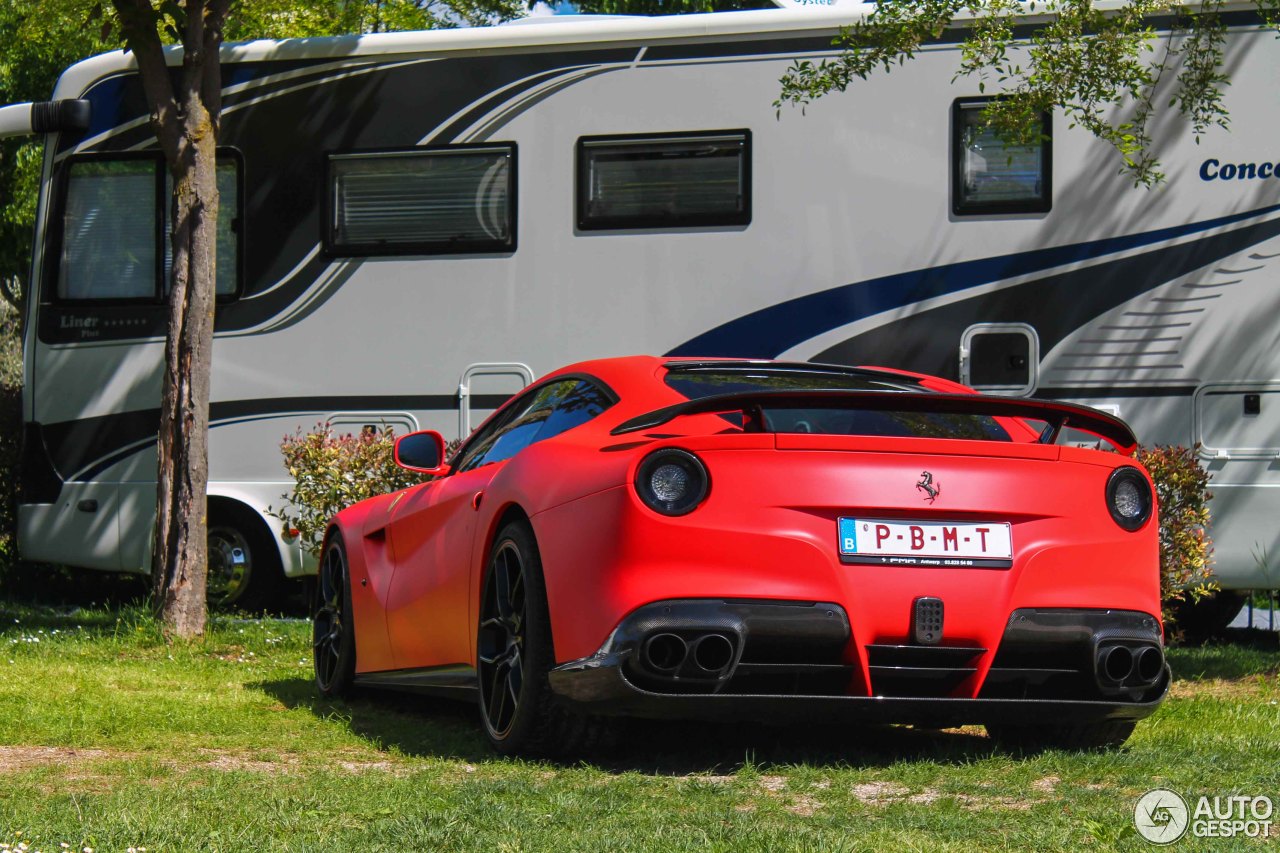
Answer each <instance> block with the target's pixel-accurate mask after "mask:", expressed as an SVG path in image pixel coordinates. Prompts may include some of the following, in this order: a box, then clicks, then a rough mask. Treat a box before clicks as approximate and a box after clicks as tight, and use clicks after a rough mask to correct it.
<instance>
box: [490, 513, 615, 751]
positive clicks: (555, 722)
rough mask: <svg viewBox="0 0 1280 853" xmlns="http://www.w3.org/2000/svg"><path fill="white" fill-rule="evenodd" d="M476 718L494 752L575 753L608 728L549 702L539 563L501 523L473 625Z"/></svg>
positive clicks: (518, 525)
mask: <svg viewBox="0 0 1280 853" xmlns="http://www.w3.org/2000/svg"><path fill="white" fill-rule="evenodd" d="M476 657H477V660H476V673H477V675H478V677H479V691H478V693H479V710H480V720H481V723H482V724H483V726H484V730H485V734H486V735H488V737H489V742H490V744H492V745H493V748H494V750H495V751H497V752H498V753H500V754H502V755H524V756H531V757H577V756H579V755H583V754H586V753H589V752H591V751H593V750H595V749H597V748H598V747H599V746H600V745H601V741H602V740H603V739H604V737H605V736H606V735H607V734H608V732H609V727H608V726H607V725H606V724H605V723H604V722H603V721H601V720H597V719H592V718H588V717H586V716H583V715H581V714H577V713H574V712H573V711H571V710H570V709H568V708H565V707H563V706H561V705H560V704H558V703H557V702H556V701H555V697H554V694H553V693H552V692H551V685H550V682H549V681H548V678H547V673H548V672H549V671H550V670H551V668H552V667H553V666H555V652H554V650H553V648H552V642H551V617H550V614H549V612H548V609H547V593H546V587H545V585H544V582H543V576H542V561H541V559H540V557H539V556H538V546H537V543H536V542H535V541H534V538H533V531H532V530H530V529H529V526H528V525H527V524H525V523H523V522H513V523H511V524H508V525H507V526H506V527H504V528H503V529H502V531H501V532H500V533H499V534H498V536H497V538H496V539H495V540H494V543H493V548H492V549H491V550H490V552H489V560H488V563H487V570H486V573H485V582H484V587H483V591H482V593H481V599H480V617H479V624H478V626H477V629H476Z"/></svg>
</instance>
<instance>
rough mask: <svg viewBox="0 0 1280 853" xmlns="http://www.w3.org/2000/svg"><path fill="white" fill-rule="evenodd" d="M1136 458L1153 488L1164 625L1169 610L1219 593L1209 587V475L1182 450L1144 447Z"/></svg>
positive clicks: (1188, 451) (1214, 586)
mask: <svg viewBox="0 0 1280 853" xmlns="http://www.w3.org/2000/svg"><path fill="white" fill-rule="evenodd" d="M1134 458H1135V459H1137V461H1138V462H1140V463H1142V465H1143V466H1144V467H1145V468H1146V469H1147V471H1148V472H1149V473H1150V474H1151V479H1152V480H1153V481H1154V482H1155V486H1156V503H1157V506H1158V510H1159V520H1160V594H1161V598H1162V600H1163V601H1164V604H1165V617H1164V618H1165V622H1166V623H1168V622H1170V621H1172V620H1171V614H1170V612H1169V605H1171V604H1173V603H1174V602H1177V601H1183V600H1186V599H1187V598H1188V597H1189V598H1190V599H1191V600H1192V601H1199V600H1200V598H1202V597H1203V596H1205V595H1209V594H1211V593H1213V592H1214V591H1216V590H1217V589H1218V585H1217V584H1216V583H1214V581H1213V569H1212V560H1211V558H1210V555H1211V553H1212V551H1213V548H1212V545H1211V543H1210V541H1209V534H1208V531H1207V528H1208V526H1209V500H1210V499H1211V498H1212V497H1213V494H1212V493H1211V492H1210V491H1209V472H1208V471H1206V470H1205V469H1204V468H1202V467H1201V466H1200V463H1199V462H1198V461H1197V460H1196V454H1195V451H1194V450H1192V449H1189V448H1186V447H1174V446H1170V447H1160V446H1156V447H1143V448H1139V449H1138V452H1137V453H1136V454H1135V455H1134Z"/></svg>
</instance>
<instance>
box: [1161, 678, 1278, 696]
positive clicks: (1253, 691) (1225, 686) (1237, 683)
mask: <svg viewBox="0 0 1280 853" xmlns="http://www.w3.org/2000/svg"><path fill="white" fill-rule="evenodd" d="M1169 695H1170V696H1172V697H1174V698H1176V699H1226V700H1242V699H1253V700H1257V699H1272V700H1274V699H1277V697H1280V679H1278V678H1277V676H1276V674H1275V673H1269V674H1267V675H1255V676H1251V677H1249V678H1231V679H1227V678H1206V679H1202V680H1196V681H1175V682H1173V684H1172V686H1171V687H1170V688H1169Z"/></svg>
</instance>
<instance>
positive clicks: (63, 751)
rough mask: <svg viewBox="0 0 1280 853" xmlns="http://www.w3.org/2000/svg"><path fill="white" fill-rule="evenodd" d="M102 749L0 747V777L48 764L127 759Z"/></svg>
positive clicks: (126, 756)
mask: <svg viewBox="0 0 1280 853" xmlns="http://www.w3.org/2000/svg"><path fill="white" fill-rule="evenodd" d="M128 757H129V756H128V755H125V754H122V753H111V752H108V751H106V750H104V749H77V748H73V747H69V746H0V776H4V775H7V774H9V773H18V772H21V771H23V770H30V769H32V768H35V767H47V766H48V765H50V764H58V765H74V764H80V763H83V762H86V761H97V760H99V759H102V758H128Z"/></svg>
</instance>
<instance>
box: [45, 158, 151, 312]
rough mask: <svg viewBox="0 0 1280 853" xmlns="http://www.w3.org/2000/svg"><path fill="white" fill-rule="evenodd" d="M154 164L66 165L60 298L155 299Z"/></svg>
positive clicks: (107, 162)
mask: <svg viewBox="0 0 1280 853" xmlns="http://www.w3.org/2000/svg"><path fill="white" fill-rule="evenodd" d="M156 174H157V165H156V162H155V161H154V160H151V159H146V160H136V159H135V160H83V161H78V162H73V163H71V164H70V165H69V166H68V177H67V196H66V202H65V203H64V205H63V213H62V252H61V255H60V256H59V262H58V287H57V295H58V299H62V300H77V301H79V300H89V299H154V298H155V296H156V277H157V274H158V272H159V268H158V267H157V265H156V244H157V238H158V237H159V234H160V226H159V222H160V218H159V215H158V211H159V209H160V193H159V189H158V187H157V184H156Z"/></svg>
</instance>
